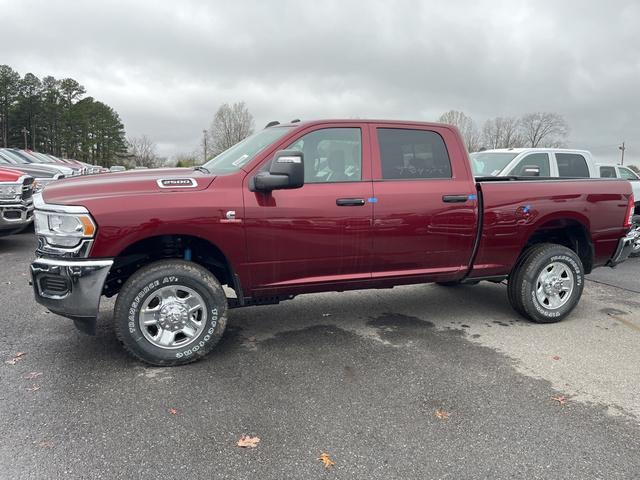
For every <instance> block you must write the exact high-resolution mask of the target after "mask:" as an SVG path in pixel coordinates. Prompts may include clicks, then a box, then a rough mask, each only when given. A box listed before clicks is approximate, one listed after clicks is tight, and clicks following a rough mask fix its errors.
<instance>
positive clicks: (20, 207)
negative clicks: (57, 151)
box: [0, 148, 109, 236]
mask: <svg viewBox="0 0 640 480" xmlns="http://www.w3.org/2000/svg"><path fill="white" fill-rule="evenodd" d="M108 171H109V170H108V169H105V168H102V167H99V166H96V165H90V164H88V163H85V162H80V161H78V160H71V159H67V158H58V157H55V156H53V155H49V154H46V153H40V152H34V151H31V150H20V149H17V148H0V236H4V235H10V234H13V233H18V232H20V231H22V230H24V229H25V228H27V227H28V226H29V225H30V224H31V223H32V222H33V203H32V200H31V197H32V196H33V193H36V192H39V191H41V190H42V189H43V188H44V187H45V186H47V185H49V184H50V183H51V182H54V181H56V180H60V179H62V178H68V177H74V176H78V175H90V174H96V173H103V172H108Z"/></svg>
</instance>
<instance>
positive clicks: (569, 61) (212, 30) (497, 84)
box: [0, 0, 640, 164]
mask: <svg viewBox="0 0 640 480" xmlns="http://www.w3.org/2000/svg"><path fill="white" fill-rule="evenodd" d="M0 22H1V29H2V37H1V38H2V40H1V41H0V64H2V63H6V64H8V65H10V66H11V67H13V68H14V69H15V70H17V71H18V72H19V73H20V74H22V75H24V74H25V73H26V72H33V73H34V74H36V75H38V76H40V77H42V76H44V75H47V74H50V75H53V76H55V77H56V78H58V77H73V78H75V79H76V80H78V81H79V82H80V83H81V84H83V85H84V86H85V87H86V89H87V91H88V93H89V94H90V95H92V96H93V97H95V98H97V99H99V100H102V101H104V102H106V103H107V104H109V105H110V106H112V107H113V108H114V109H115V110H116V111H117V112H118V113H119V114H120V115H121V117H122V120H123V121H124V124H125V127H126V131H127V134H128V135H130V136H138V135H141V134H147V135H149V136H150V137H151V138H152V139H153V140H154V141H155V142H156V143H157V145H158V151H159V153H160V154H162V155H166V156H170V155H173V154H176V153H180V152H188V151H193V150H194V149H196V148H198V145H199V141H200V137H201V135H202V129H203V128H205V127H207V126H208V124H209V123H210V121H211V119H212V117H213V114H214V113H215V110H216V109H217V107H218V106H219V105H220V104H222V103H224V102H235V101H240V100H244V101H245V102H246V103H247V105H248V107H249V109H250V111H251V112H252V113H253V115H254V117H255V120H256V127H257V128H262V126H263V125H264V124H265V123H266V122H268V121H270V120H274V119H278V120H280V121H288V120H291V119H293V118H302V119H311V118H324V117H361V118H366V117H376V118H402V119H411V120H435V119H437V118H438V116H439V115H440V114H441V113H443V112H444V111H447V110H450V109H456V110H462V111H464V112H466V113H467V114H469V115H471V116H472V117H473V118H474V120H475V121H476V122H477V123H478V124H479V125H481V124H482V122H483V121H484V120H485V119H487V118H489V117H496V116H518V115H521V114H523V113H526V112H531V111H554V112H558V113H560V114H562V115H564V116H565V118H566V119H567V120H568V122H569V125H570V127H571V133H570V137H569V139H570V146H572V147H576V148H577V147H580V148H588V149H591V150H592V151H593V152H594V154H595V155H596V156H597V158H598V160H601V161H610V162H613V161H616V160H618V159H619V154H620V152H619V150H618V149H617V145H618V144H619V143H620V142H622V140H623V139H624V140H626V142H627V146H628V150H627V158H629V159H630V160H632V161H633V162H635V163H636V164H638V163H640V91H639V90H640V2H639V1H637V0H629V1H622V0H621V1H615V0H612V1H607V2H605V1H589V0H587V1H585V0H583V1H571V0H562V1H559V0H555V1H554V0H535V1H534V0H531V1H524V0H521V1H518V0H509V1H466V2H464V1H458V2H453V1H451V2H442V1H437V2H436V1H432V2H429V1H393V0H384V1H376V0H367V1H358V2H356V1H353V2H351V1H348V0H341V1H340V0H338V1H333V0H323V1H322V2H300V1H277V0H269V1H255V2H248V1H247V2H245V1H242V0H235V1H228V0H227V1H224V2H213V1H210V2H205V1H201V2H196V1H184V0H182V1H175V0H174V1H160V0H155V1H148V2H146V1H107V0H104V1H85V2H77V1H62V0H60V1H54V0H48V1H30V0H21V1H15V0H0ZM625 163H626V162H625Z"/></svg>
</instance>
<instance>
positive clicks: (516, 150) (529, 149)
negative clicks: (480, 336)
mask: <svg viewBox="0 0 640 480" xmlns="http://www.w3.org/2000/svg"><path fill="white" fill-rule="evenodd" d="M487 152H489V153H499V152H505V153H506V152H511V153H525V152H558V153H562V152H566V153H582V154H587V155H591V152H589V151H588V150H580V149H577V148H552V147H549V148H533V147H526V148H492V149H488V150H482V151H481V152H473V153H487Z"/></svg>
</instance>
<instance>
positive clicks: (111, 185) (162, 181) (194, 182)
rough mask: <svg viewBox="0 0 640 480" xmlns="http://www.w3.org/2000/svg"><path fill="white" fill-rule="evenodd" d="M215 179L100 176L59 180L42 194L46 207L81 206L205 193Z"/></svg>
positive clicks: (174, 174) (160, 173)
mask: <svg viewBox="0 0 640 480" xmlns="http://www.w3.org/2000/svg"><path fill="white" fill-rule="evenodd" d="M214 179H215V177H214V176H212V175H204V174H203V173H201V172H198V171H196V170H193V169H191V168H158V169H151V170H131V171H128V172H118V173H103V174H99V175H88V176H82V177H74V178H69V179H64V180H59V181H57V182H55V183H53V184H51V185H47V187H46V188H45V189H44V190H43V198H44V201H45V202H46V203H51V204H57V205H83V202H84V201H86V200H94V199H98V198H109V197H123V196H134V195H145V194H158V195H163V194H167V193H171V192H174V193H176V192H193V191H197V190H204V189H206V188H207V187H208V186H209V185H210V184H211V182H213V180H214Z"/></svg>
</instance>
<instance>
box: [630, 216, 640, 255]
mask: <svg viewBox="0 0 640 480" xmlns="http://www.w3.org/2000/svg"><path fill="white" fill-rule="evenodd" d="M633 228H635V229H636V230H640V215H634V216H633ZM629 256H630V257H640V237H638V238H637V239H636V244H635V247H634V249H633V250H632V251H631V253H630V254H629Z"/></svg>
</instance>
